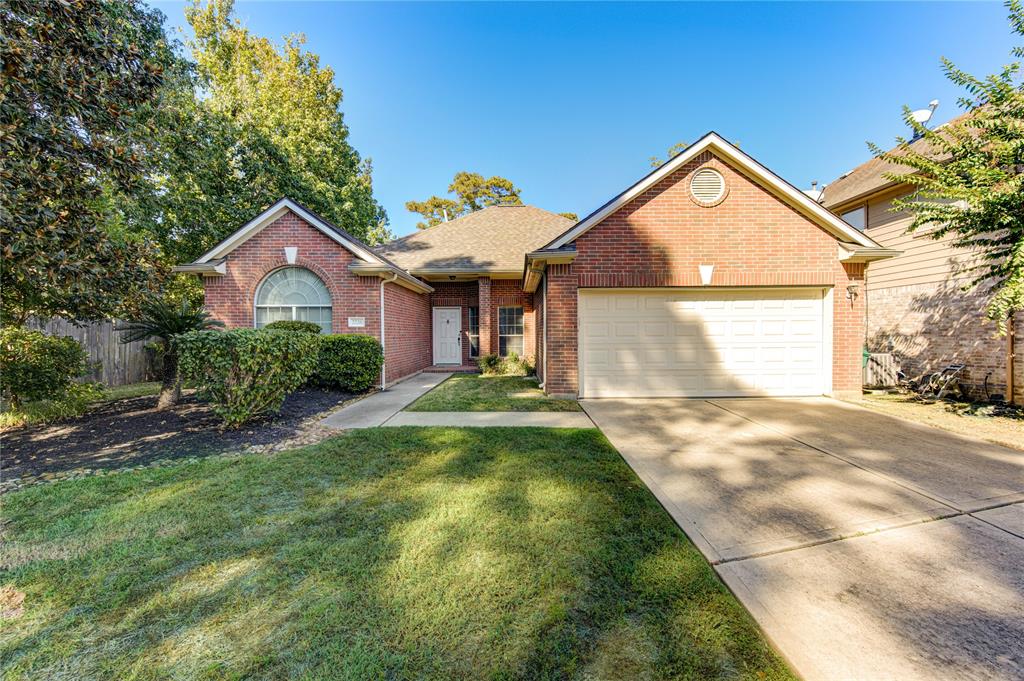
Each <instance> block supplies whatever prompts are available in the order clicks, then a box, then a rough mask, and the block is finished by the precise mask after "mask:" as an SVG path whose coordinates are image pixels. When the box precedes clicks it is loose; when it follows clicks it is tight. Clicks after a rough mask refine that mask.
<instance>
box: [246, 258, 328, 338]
mask: <svg viewBox="0 0 1024 681" xmlns="http://www.w3.org/2000/svg"><path fill="white" fill-rule="evenodd" d="M282 319H295V320H299V321H304V322H313V323H314V324H319V325H320V328H321V329H323V330H324V333H330V332H331V293H330V291H328V290H327V286H325V285H324V282H323V281H322V280H321V279H320V277H318V276H316V275H315V274H313V273H312V272H310V271H309V270H307V269H305V268H303V267H285V268H283V269H279V270H277V271H275V272H272V273H271V274H270V276H268V277H267V278H266V279H264V280H263V283H262V284H260V287H259V289H257V291H256V328H257V329H261V328H263V327H264V326H266V325H267V324H269V323H271V322H276V321H280V320H282Z"/></svg>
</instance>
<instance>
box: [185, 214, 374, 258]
mask: <svg viewBox="0 0 1024 681" xmlns="http://www.w3.org/2000/svg"><path fill="white" fill-rule="evenodd" d="M288 211H291V212H293V213H295V214H296V215H298V216H299V217H300V218H302V219H303V220H305V221H306V222H308V223H309V224H311V225H313V227H315V228H316V229H318V230H320V231H321V232H323V233H324V234H325V235H327V236H328V237H330V238H331V239H333V240H334V241H336V242H338V243H339V244H341V245H342V246H344V247H345V248H346V249H348V250H349V251H351V252H352V254H353V255H355V256H356V257H357V258H359V259H360V260H362V261H364V262H370V263H380V264H387V263H385V261H384V260H382V259H381V258H380V257H378V256H376V255H374V254H373V252H371V251H370V250H369V249H368V248H366V247H364V246H363V245H362V244H359V243H357V242H355V241H353V240H352V239H347V238H345V237H344V236H343V235H342V234H341V233H339V232H338V230H337V229H335V228H334V227H332V226H331V225H329V224H327V223H326V222H324V221H323V220H322V219H321V218H319V217H317V216H316V215H314V214H313V213H310V212H309V211H308V210H306V209H305V208H303V207H302V206H300V205H299V204H297V203H295V202H294V201H292V200H291V199H289V198H283V199H281V200H280V201H278V202H277V203H275V204H274V205H272V206H271V207H270V208H267V209H266V210H265V211H263V212H262V213H260V214H259V215H257V216H256V217H254V218H253V219H252V220H250V221H249V222H247V223H245V224H244V225H242V226H241V227H240V228H239V229H238V230H237V231H235V233H234V234H232V235H231V236H229V237H228V238H227V239H225V240H224V241H222V242H220V243H219V244H217V245H216V246H214V247H213V249H212V250H210V251H208V252H207V253H204V254H203V256H202V257H200V258H199V259H198V260H196V263H205V262H209V261H210V260H214V259H216V258H223V257H224V256H225V255H227V254H228V253H230V252H231V251H233V250H235V249H236V248H238V247H239V246H241V245H242V244H244V243H245V242H246V241H248V240H249V239H251V238H252V237H254V236H256V235H257V234H259V233H260V231H261V230H262V229H263V228H264V227H266V226H267V225H269V224H271V223H272V222H274V220H277V219H278V218H279V217H281V216H282V215H284V214H285V213H286V212H288Z"/></svg>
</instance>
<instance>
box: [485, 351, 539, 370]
mask: <svg viewBox="0 0 1024 681" xmlns="http://www.w3.org/2000/svg"><path fill="white" fill-rule="evenodd" d="M476 362H477V366H479V367H480V373H482V374H483V375H484V376H529V375H530V374H532V373H533V364H532V363H531V362H530V358H529V357H526V356H520V355H517V354H515V353H514V352H513V353H511V354H509V355H508V356H507V357H502V356H501V355H484V356H482V357H480V358H479V359H477V361H476Z"/></svg>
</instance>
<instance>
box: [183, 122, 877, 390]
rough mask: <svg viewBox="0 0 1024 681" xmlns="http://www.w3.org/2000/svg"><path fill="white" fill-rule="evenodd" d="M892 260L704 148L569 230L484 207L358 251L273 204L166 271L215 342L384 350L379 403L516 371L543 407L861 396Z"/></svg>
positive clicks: (702, 144)
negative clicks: (871, 301) (173, 273)
mask: <svg viewBox="0 0 1024 681" xmlns="http://www.w3.org/2000/svg"><path fill="white" fill-rule="evenodd" d="M893 255H894V252H893V251H890V250H887V249H885V248H883V247H881V246H880V245H879V244H877V243H876V242H875V241H873V240H872V239H871V238H870V237H869V236H868V235H866V234H864V233H863V232H861V231H859V230H857V229H854V228H852V227H851V226H850V225H848V224H847V223H845V222H843V221H842V220H840V219H839V218H838V217H836V216H835V215H834V214H832V213H830V212H829V211H827V210H825V209H824V208H823V207H822V206H821V205H819V204H818V203H816V202H815V201H813V200H812V199H811V198H809V197H808V196H806V195H805V194H804V193H803V192H801V191H800V190H798V189H796V188H795V187H793V186H792V185H789V184H787V183H786V182H784V181H783V180H781V179H780V178H779V177H778V176H776V175H775V174H773V173H772V172H771V171H769V170H768V169H767V168H765V167H764V166H762V165H761V164H759V163H758V162H757V161H755V160H754V159H752V158H750V157H749V156H747V155H746V154H745V153H744V152H742V151H740V150H739V149H737V148H736V147H735V146H733V145H731V144H729V143H728V142H726V141H725V140H723V139H722V138H721V137H719V136H718V135H716V134H714V133H709V134H708V135H705V136H704V137H703V138H701V139H700V140H699V141H698V142H696V143H695V144H693V145H691V146H690V147H688V148H687V149H686V150H685V151H683V152H682V153H680V154H678V155H676V156H675V157H673V158H672V159H670V160H669V161H668V162H667V163H665V164H664V165H662V166H661V167H659V168H657V169H656V170H654V171H652V172H651V173H650V174H648V175H647V176H645V177H644V178H642V179H641V180H639V181H638V182H637V183H636V184H634V185H633V186H631V187H629V188H628V189H626V190H625V191H623V192H622V193H620V194H618V195H616V196H615V197H613V198H612V199H611V200H610V201H608V202H607V203H606V204H604V205H603V206H601V207H600V208H598V209H597V210H596V211H594V212H593V213H592V214H590V215H589V216H587V217H586V218H584V219H583V220H581V221H579V222H576V223H574V222H572V221H570V220H567V219H565V218H563V217H560V216H558V215H555V214H553V213H549V212H547V211H543V210H540V209H538V208H534V207H531V206H520V207H492V208H487V209H485V210H482V211H478V212H476V213H472V214H470V215H468V216H465V217H462V218H459V219H457V220H453V221H451V222H448V223H444V224H441V225H438V226H436V227H432V228H430V229H428V230H425V231H423V232H418V233H416V234H413V235H411V236H408V237H405V238H403V239H399V240H397V241H394V242H391V243H389V244H386V245H384V246H381V247H378V248H376V249H373V248H370V247H368V246H366V245H365V244H362V243H360V242H359V241H358V240H356V239H354V238H353V237H352V236H351V235H349V234H347V233H345V232H344V231H343V230H340V229H338V228H337V227H335V226H333V225H331V224H330V223H328V222H326V221H325V220H323V219H322V218H320V217H318V216H316V215H314V214H313V213H311V212H310V211H308V210H307V209H305V208H303V207H302V206H299V205H298V204H296V203H294V202H292V201H289V200H287V199H283V200H281V201H279V202H278V203H276V204H275V205H274V206H272V207H270V208H269V209H267V211H265V212H264V213H262V214H261V215H259V216H258V217H256V218H255V219H253V220H252V221H251V222H249V223H248V224H246V225H244V226H243V227H242V228H240V229H239V230H238V231H237V232H236V233H235V234H233V235H231V236H230V237H229V238H228V239H226V240H225V241H224V242H223V243H221V244H220V245H218V246H217V247H216V248H214V249H213V250H211V251H210V252H209V253H207V254H205V255H204V256H203V257H202V258H200V259H199V260H197V261H196V262H195V263H191V264H189V265H184V266H181V267H179V268H178V271H184V272H194V273H197V274H200V275H202V276H203V280H204V283H205V288H206V306H207V308H208V309H209V311H210V312H211V313H212V314H213V316H214V317H216V318H218V319H221V320H223V321H224V322H225V323H226V324H227V325H228V326H249V327H251V326H257V327H258V326H262V325H264V324H265V323H267V322H269V321H271V320H273V319H280V318H286V319H292V318H295V319H312V320H314V321H317V322H318V323H320V324H321V325H322V326H323V327H324V329H325V330H328V329H329V330H331V331H333V332H336V333H366V334H370V335H373V336H375V337H377V338H380V339H382V343H383V346H384V353H385V375H384V376H383V377H382V382H383V383H384V384H385V385H386V384H389V383H391V382H393V381H395V380H398V379H400V378H403V377H405V376H408V375H411V374H413V373H415V372H418V371H422V370H429V369H432V368H434V367H442V368H458V367H462V366H465V365H467V364H468V363H470V361H471V360H472V357H473V355H474V354H476V355H483V354H489V353H501V354H506V353H510V352H517V353H520V352H521V353H523V354H525V355H527V356H530V357H531V358H533V359H534V361H535V362H536V365H537V372H538V376H539V377H540V379H541V381H542V382H543V385H544V388H545V390H546V391H547V392H548V393H551V394H557V395H572V396H582V397H612V396H638V397H643V396H694V397H695V396H726V395H820V394H837V393H838V394H845V395H859V394H860V388H861V352H862V348H863V341H864V295H863V286H862V282H863V280H864V273H865V269H866V267H867V263H868V262H870V261H872V260H880V259H885V258H889V257H892V256H893Z"/></svg>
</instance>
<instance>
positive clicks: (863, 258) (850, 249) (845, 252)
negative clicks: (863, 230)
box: [839, 242, 903, 262]
mask: <svg viewBox="0 0 1024 681" xmlns="http://www.w3.org/2000/svg"><path fill="white" fill-rule="evenodd" d="M900 255H903V251H898V250H896V249H894V248H863V247H861V246H859V245H857V244H851V243H845V242H840V243H839V260H840V261H841V262H875V261H876V260H888V259H889V258H895V257H897V256H900Z"/></svg>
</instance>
